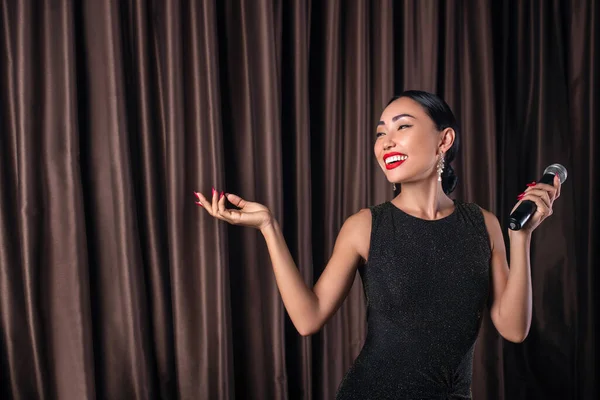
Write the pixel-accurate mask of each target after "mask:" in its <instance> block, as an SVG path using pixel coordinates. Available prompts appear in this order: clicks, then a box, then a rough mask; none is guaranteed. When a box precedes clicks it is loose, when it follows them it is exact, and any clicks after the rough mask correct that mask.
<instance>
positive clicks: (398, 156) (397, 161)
mask: <svg viewBox="0 0 600 400" xmlns="http://www.w3.org/2000/svg"><path fill="white" fill-rule="evenodd" d="M389 158H392V160H388V159H389ZM407 158H408V156H407V155H406V154H402V153H398V152H393V153H386V154H384V155H383V162H384V163H385V168H386V169H388V170H389V169H394V168H398V167H399V166H400V165H402V163H404V161H406V159H407Z"/></svg>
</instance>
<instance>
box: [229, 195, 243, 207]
mask: <svg viewBox="0 0 600 400" xmlns="http://www.w3.org/2000/svg"><path fill="white" fill-rule="evenodd" d="M225 196H226V197H227V200H229V202H230V203H231V204H233V205H234V206H236V207H238V208H244V206H245V205H246V203H247V202H246V200H244V199H242V198H241V197H240V196H236V195H235V194H231V193H227V194H226V195H225Z"/></svg>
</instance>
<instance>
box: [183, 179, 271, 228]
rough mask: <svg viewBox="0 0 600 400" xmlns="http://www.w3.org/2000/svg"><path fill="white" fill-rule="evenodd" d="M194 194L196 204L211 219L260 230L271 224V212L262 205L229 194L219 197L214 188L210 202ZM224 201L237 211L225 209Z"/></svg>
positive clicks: (199, 194)
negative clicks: (210, 216) (211, 217)
mask: <svg viewBox="0 0 600 400" xmlns="http://www.w3.org/2000/svg"><path fill="white" fill-rule="evenodd" d="M194 194H195V195H196V198H197V199H198V201H196V204H198V205H199V206H202V207H203V208H204V209H205V210H206V211H207V212H208V213H209V214H210V215H212V216H213V217H215V218H218V219H220V220H222V221H225V222H229V223H230V224H233V225H242V226H249V227H252V228H256V229H260V230H262V229H264V228H266V227H268V226H269V225H270V224H271V223H272V215H271V212H270V211H269V209H268V208H267V207H265V206H263V205H262V204H259V203H255V202H252V201H246V200H244V199H242V198H241V197H239V196H236V195H235V194H231V193H222V192H221V195H219V194H218V192H217V191H216V190H215V189H214V188H213V190H212V199H211V201H208V200H207V199H206V198H205V197H204V196H203V195H202V194H201V193H199V192H194ZM225 199H227V200H229V202H230V203H231V204H233V205H234V206H236V207H238V209H231V208H225Z"/></svg>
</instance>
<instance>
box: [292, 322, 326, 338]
mask: <svg viewBox="0 0 600 400" xmlns="http://www.w3.org/2000/svg"><path fill="white" fill-rule="evenodd" d="M295 326H296V330H297V331H298V333H299V334H300V336H304V337H306V336H311V335H314V334H315V333H317V332H319V331H320V330H321V324H303V325H295Z"/></svg>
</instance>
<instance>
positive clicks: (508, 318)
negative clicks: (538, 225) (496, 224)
mask: <svg viewBox="0 0 600 400" xmlns="http://www.w3.org/2000/svg"><path fill="white" fill-rule="evenodd" d="M509 237H510V272H509V274H508V280H507V282H506V287H505V289H504V292H503V293H502V298H501V300H500V307H499V309H498V314H499V315H498V317H499V319H500V321H502V327H503V331H504V332H502V333H503V336H505V337H508V338H510V339H512V340H513V341H515V342H521V341H523V340H524V339H525V337H526V336H527V334H528V333H529V328H530V326H531V313H532V311H531V310H532V296H531V267H530V260H529V248H530V244H531V233H525V232H513V231H510V232H509Z"/></svg>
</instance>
